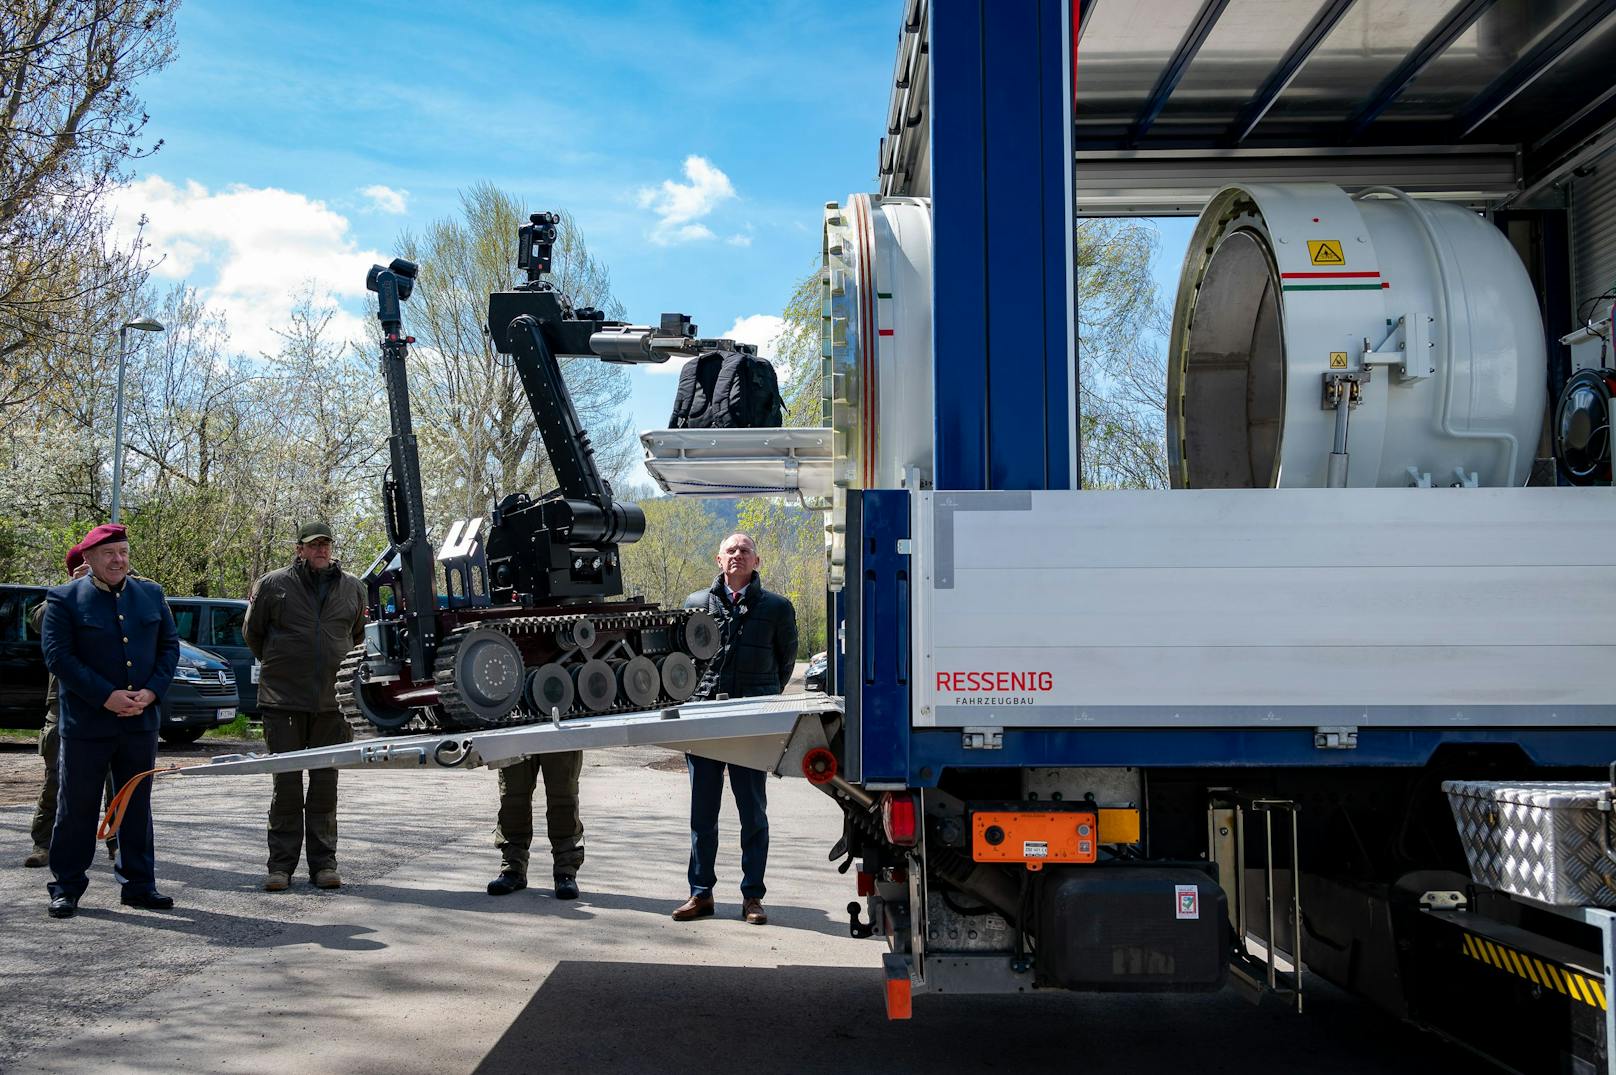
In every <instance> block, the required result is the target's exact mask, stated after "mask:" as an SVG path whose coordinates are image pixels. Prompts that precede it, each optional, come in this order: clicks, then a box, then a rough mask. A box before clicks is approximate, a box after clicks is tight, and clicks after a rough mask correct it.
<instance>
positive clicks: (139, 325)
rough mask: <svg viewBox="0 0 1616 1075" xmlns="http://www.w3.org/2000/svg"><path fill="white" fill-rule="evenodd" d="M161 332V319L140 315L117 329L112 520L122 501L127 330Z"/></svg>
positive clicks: (115, 518) (116, 516)
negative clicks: (116, 396) (124, 377)
mask: <svg viewBox="0 0 1616 1075" xmlns="http://www.w3.org/2000/svg"><path fill="white" fill-rule="evenodd" d="M130 329H134V330H135V331H137V332H161V331H163V324H162V322H161V321H157V320H154V319H152V318H150V317H142V318H141V319H140V320H138V321H129V322H126V323H124V324H123V325H122V326H120V327H119V329H118V402H117V410H116V414H117V417H116V418H114V419H113V433H112V521H113V522H117V521H118V508H119V506H120V505H121V504H122V502H123V369H124V366H125V365H126V364H127V363H128V359H129V330H130Z"/></svg>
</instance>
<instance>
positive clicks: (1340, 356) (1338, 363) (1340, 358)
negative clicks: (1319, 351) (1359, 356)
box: [1330, 351, 1347, 370]
mask: <svg viewBox="0 0 1616 1075" xmlns="http://www.w3.org/2000/svg"><path fill="white" fill-rule="evenodd" d="M1330 368H1331V369H1333V370H1344V369H1346V368H1347V353H1346V352H1345V351H1331V352H1330Z"/></svg>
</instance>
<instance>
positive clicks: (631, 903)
mask: <svg viewBox="0 0 1616 1075" xmlns="http://www.w3.org/2000/svg"><path fill="white" fill-rule="evenodd" d="M578 881H579V884H580V885H581V886H583V894H582V895H581V896H580V897H579V898H578V899H577V900H572V901H563V900H557V899H556V898H555V897H554V896H553V895H551V892H550V889H549V887H548V886H547V885H545V884H543V883H540V884H536V885H529V887H527V888H526V889H523V890H522V891H521V892H513V893H511V894H510V895H508V896H490V895H489V894H488V893H487V892H486V891H483V890H480V889H479V890H465V889H450V888H398V887H395V886H392V885H384V884H377V883H374V882H368V883H360V884H355V885H351V886H347V888H348V890H349V891H352V892H353V893H354V894H355V895H358V896H363V897H364V898H365V899H371V900H380V901H382V902H384V903H408V904H413V905H415V906H420V907H435V908H443V909H448V910H455V911H479V912H498V913H502V914H510V913H512V912H515V913H519V914H535V913H536V914H542V915H544V916H545V917H547V918H560V919H569V918H571V919H585V918H593V917H594V915H593V913H592V911H593V910H594V909H595V908H599V909H601V910H614V911H637V912H640V913H642V914H650V915H655V916H656V917H658V918H664V917H666V916H668V915H670V914H672V913H673V909H674V908H675V907H677V906H679V905H680V904H681V903H683V902H684V893H683V892H680V893H679V894H678V895H677V896H674V897H657V896H630V895H626V894H624V893H620V892H591V891H590V889H589V878H588V876H587V874H580V875H579V878H578ZM764 905H765V906H766V907H767V908H768V912H769V924H768V927H767V928H769V929H798V930H807V931H809V932H812V933H822V934H824V935H826V936H828V937H845V936H847V923H846V922H842V921H838V920H837V919H834V918H831V917H830V916H829V915H827V914H826V913H825V912H824V910H823V909H821V908H818V907H797V906H793V905H791V904H784V903H770V902H769V901H767V900H765V901H764ZM740 914H741V902H740V900H739V899H736V900H734V901H732V902H729V903H726V902H725V901H724V900H722V899H720V900H719V901H718V910H717V914H716V915H715V916H714V917H715V918H719V919H721V918H735V919H739V918H740ZM699 925H700V923H697V926H699Z"/></svg>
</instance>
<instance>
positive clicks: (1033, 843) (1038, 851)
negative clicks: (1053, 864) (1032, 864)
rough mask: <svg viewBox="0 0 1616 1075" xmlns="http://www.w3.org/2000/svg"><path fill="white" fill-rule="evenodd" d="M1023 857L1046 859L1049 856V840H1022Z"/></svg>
mask: <svg viewBox="0 0 1616 1075" xmlns="http://www.w3.org/2000/svg"><path fill="white" fill-rule="evenodd" d="M1021 857H1022V858H1027V859H1046V858H1048V857H1049V842H1048V841H1047V840H1023V841H1021Z"/></svg>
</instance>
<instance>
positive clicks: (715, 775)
mask: <svg viewBox="0 0 1616 1075" xmlns="http://www.w3.org/2000/svg"><path fill="white" fill-rule="evenodd" d="M685 764H686V765H687V766H688V767H689V769H690V894H691V895H692V896H711V895H712V894H713V886H714V885H715V884H717V883H718V874H717V873H716V872H715V864H716V862H717V859H718V807H719V804H720V803H721V802H722V801H723V799H724V770H725V769H726V768H727V769H728V770H729V790H730V793H731V794H732V795H734V796H735V810H736V813H738V814H740V816H741V895H742V896H745V897H747V898H748V899H759V900H760V899H762V898H763V892H764V888H763V868H764V866H766V865H767V864H768V861H769V814H768V806H769V795H768V787H767V784H766V781H767V780H768V779H769V774H768V773H765V772H764V771H763V770H761V769H747V768H745V767H744V766H740V765H730V764H728V763H726V762H721V761H713V760H712V759H711V758H698V757H696V756H695V755H693V754H686V755H685Z"/></svg>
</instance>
